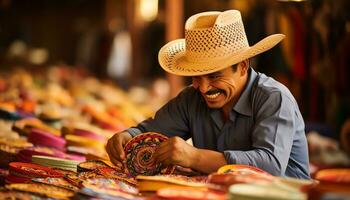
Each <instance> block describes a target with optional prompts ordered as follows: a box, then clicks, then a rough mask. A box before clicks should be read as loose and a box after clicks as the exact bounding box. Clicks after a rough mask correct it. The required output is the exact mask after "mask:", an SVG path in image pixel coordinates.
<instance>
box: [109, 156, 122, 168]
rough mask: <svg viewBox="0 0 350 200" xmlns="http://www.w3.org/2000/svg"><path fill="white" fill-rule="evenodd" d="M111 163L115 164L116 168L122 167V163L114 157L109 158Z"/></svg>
mask: <svg viewBox="0 0 350 200" xmlns="http://www.w3.org/2000/svg"><path fill="white" fill-rule="evenodd" d="M110 159H111V161H112V163H113V164H114V165H115V166H117V167H118V168H120V169H122V168H123V164H122V163H121V162H120V161H119V160H116V159H114V158H110Z"/></svg>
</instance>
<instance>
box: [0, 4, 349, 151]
mask: <svg viewBox="0 0 350 200" xmlns="http://www.w3.org/2000/svg"><path fill="white" fill-rule="evenodd" d="M349 4H350V1H348V0H337V1H333V0H305V1H301V0H299V1H297V0H295V1H291V0H289V1H288V0H191V1H184V0H69V1H58V0H50V1H47V0H30V1H29V0H0V71H1V74H2V75H1V81H0V90H1V91H3V92H4V91H5V90H6V84H7V83H8V82H9V81H8V79H9V77H12V78H13V76H15V75H20V74H22V75H23V74H29V75H30V76H36V75H37V74H39V75H40V74H41V75H43V74H45V76H47V77H49V78H48V79H45V80H51V81H52V80H55V78H56V79H57V77H58V78H59V79H60V80H62V79H64V80H65V81H67V80H79V81H81V80H82V79H81V77H94V78H96V80H99V81H101V82H103V83H108V84H113V85H115V86H116V87H118V88H121V89H122V90H123V91H124V92H126V93H127V94H128V95H129V96H128V99H129V100H130V101H132V102H135V103H138V104H142V105H148V107H147V109H139V111H143V114H144V116H146V117H147V116H152V115H153V114H154V111H155V110H156V109H158V108H159V107H160V106H161V105H163V104H164V103H165V102H166V101H167V100H168V99H169V98H170V97H173V96H175V95H176V94H177V93H178V92H179V91H180V90H181V88H183V87H184V86H185V85H187V84H189V83H190V81H189V80H187V79H184V78H181V77H176V76H172V75H169V74H166V73H165V72H164V71H163V70H162V69H161V67H160V66H159V64H158V58H157V55H158V51H159V49H160V48H161V47H162V46H163V45H164V44H165V43H166V42H167V41H170V40H173V39H177V38H183V37H184V23H185V21H186V19H187V18H188V17H190V16H191V15H193V14H195V13H198V12H203V11H209V10H218V11H224V10H228V9H238V10H240V11H241V13H242V17H243V21H244V25H245V30H246V33H247V36H248V40H249V43H250V45H253V44H255V43H256V42H258V41H259V40H261V39H262V38H264V37H265V36H267V35H270V34H273V33H283V34H285V35H286V36H287V37H286V39H285V40H284V41H283V42H282V43H281V44H280V45H278V46H277V47H275V48H273V49H272V50H270V51H268V52H265V53H263V54H261V55H259V56H257V57H256V58H254V59H253V67H254V68H255V69H256V70H258V71H260V72H263V73H266V74H267V75H269V76H272V77H274V78H275V79H277V80H279V81H280V82H282V83H283V84H285V85H286V86H287V87H288V88H289V89H290V90H291V92H292V93H293V95H294V96H295V98H296V99H297V101H298V103H299V106H300V109H301V111H302V114H303V116H304V119H305V122H306V131H307V132H308V133H309V132H316V133H317V134H319V135H322V136H326V137H327V138H332V139H333V140H334V141H337V142H339V141H341V140H340V138H341V137H342V136H341V135H342V132H349V129H350V128H349V125H347V128H344V127H346V123H347V124H349V123H350V122H349V118H350V114H349V113H350V101H349V99H350V96H349V91H350V88H349V87H350V83H349V82H350V81H349V80H350V79H349V78H348V74H349V66H350V65H349V64H350V63H349V59H350V55H349V51H348V49H349V47H350V12H349V10H350V6H349ZM77 77H79V78H77ZM17 79H19V80H18V82H20V83H21V84H19V85H21V87H24V86H23V85H25V84H24V82H25V80H26V79H25V78H23V77H22V76H19V77H17ZM37 80H38V79H37ZM89 80H90V79H89ZM23 81H24V82H23ZM34 82H35V80H34ZM36 83H38V81H37V82H36ZM60 83H61V86H62V87H63V88H65V87H66V86H67V85H65V83H66V82H63V83H62V82H60ZM81 83H83V82H81ZM84 83H85V82H84ZM89 83H90V84H91V82H89ZM39 84H45V82H40V81H39ZM7 85H8V84H7ZM86 87H87V88H89V87H92V86H91V85H89V84H88V85H87V86H86ZM3 94H5V93H3ZM105 95H106V94H105ZM6 98H7V97H6ZM6 98H5V97H4V96H2V101H4V99H6ZM137 119H139V120H141V119H142V118H137ZM346 120H348V122H346ZM136 121H138V120H136ZM342 128H343V130H342ZM344 129H345V130H344ZM343 135H345V133H343ZM347 135H349V134H347ZM346 137H348V136H346ZM345 140H346V141H349V137H348V138H347V139H345ZM343 141H344V140H343ZM344 145H345V146H346V145H348V144H344Z"/></svg>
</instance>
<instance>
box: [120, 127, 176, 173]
mask: <svg viewBox="0 0 350 200" xmlns="http://www.w3.org/2000/svg"><path fill="white" fill-rule="evenodd" d="M166 140H167V137H166V136H163V135H161V134H158V133H153V132H148V133H144V134H141V135H138V136H136V137H134V138H133V139H131V140H130V141H129V142H128V143H127V144H126V145H125V147H124V151H125V154H126V165H127V168H128V170H129V173H130V174H131V175H132V176H137V175H148V176H151V175H155V174H159V173H162V174H170V173H171V172H172V171H173V169H174V167H172V166H171V167H166V168H163V167H162V165H161V164H160V163H156V162H155V161H154V160H152V156H153V153H154V152H155V151H156V149H157V146H158V145H160V144H161V143H162V142H164V141H166Z"/></svg>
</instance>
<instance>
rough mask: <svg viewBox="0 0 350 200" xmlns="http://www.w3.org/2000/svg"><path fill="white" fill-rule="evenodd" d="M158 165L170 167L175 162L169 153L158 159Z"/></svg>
mask: <svg viewBox="0 0 350 200" xmlns="http://www.w3.org/2000/svg"><path fill="white" fill-rule="evenodd" d="M157 163H162V165H165V166H168V165H171V164H173V160H172V157H171V155H170V154H169V153H164V154H161V155H159V157H158V159H157Z"/></svg>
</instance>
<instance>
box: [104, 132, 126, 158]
mask: <svg viewBox="0 0 350 200" xmlns="http://www.w3.org/2000/svg"><path fill="white" fill-rule="evenodd" d="M118 140H119V138H116V137H115V136H113V137H112V138H111V139H110V140H108V143H107V146H108V150H109V153H110V155H111V156H110V157H113V159H115V160H121V158H120V152H119V151H120V150H119V148H118V146H119V143H120V142H118ZM123 152H124V150H123Z"/></svg>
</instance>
